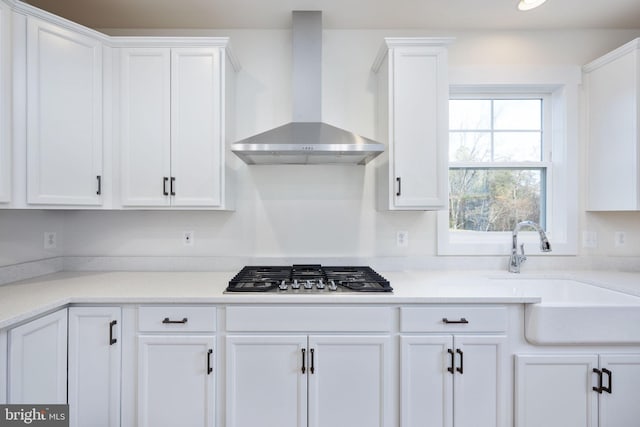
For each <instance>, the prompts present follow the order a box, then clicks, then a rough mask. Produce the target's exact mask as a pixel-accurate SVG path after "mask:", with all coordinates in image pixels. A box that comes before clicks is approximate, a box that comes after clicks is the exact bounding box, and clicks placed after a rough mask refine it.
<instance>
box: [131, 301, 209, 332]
mask: <svg viewBox="0 0 640 427" xmlns="http://www.w3.org/2000/svg"><path fill="white" fill-rule="evenodd" d="M138 330H139V331H140V332H167V331H174V332H213V331H215V330H216V308H215V307H203V306H188V305H163V306H142V307H138Z"/></svg>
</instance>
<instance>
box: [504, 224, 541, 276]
mask: <svg viewBox="0 0 640 427" xmlns="http://www.w3.org/2000/svg"><path fill="white" fill-rule="evenodd" d="M524 227H530V228H533V229H534V230H536V231H537V232H538V234H539V235H540V250H541V251H542V252H551V243H549V239H547V235H546V234H545V232H544V230H543V229H542V227H540V226H539V225H538V224H536V223H535V222H533V221H522V222H519V223H518V224H516V226H515V228H514V229H513V235H512V238H513V241H512V245H511V257H510V258H509V271H510V272H511V273H520V266H521V265H522V263H523V262H525V261H526V260H527V257H526V256H525V254H524V243H523V244H521V245H520V253H518V231H520V229H522V228H524Z"/></svg>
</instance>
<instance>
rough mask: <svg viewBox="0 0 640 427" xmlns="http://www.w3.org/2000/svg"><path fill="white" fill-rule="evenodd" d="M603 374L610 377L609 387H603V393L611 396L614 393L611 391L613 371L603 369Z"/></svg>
mask: <svg viewBox="0 0 640 427" xmlns="http://www.w3.org/2000/svg"><path fill="white" fill-rule="evenodd" d="M602 373H603V374H607V377H609V386H607V387H604V386H603V387H601V388H602V391H606V392H607V393H609V394H611V392H612V391H611V387H612V385H611V380H612V377H613V374H611V371H610V370H608V369H607V368H602Z"/></svg>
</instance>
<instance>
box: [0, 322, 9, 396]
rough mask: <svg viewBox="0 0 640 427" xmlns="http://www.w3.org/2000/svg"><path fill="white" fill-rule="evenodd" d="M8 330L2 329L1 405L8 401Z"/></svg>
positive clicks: (0, 353) (0, 350)
mask: <svg viewBox="0 0 640 427" xmlns="http://www.w3.org/2000/svg"><path fill="white" fill-rule="evenodd" d="M7 354H8V353H7V331H6V330H1V331H0V405H4V404H5V403H7V383H8V381H7Z"/></svg>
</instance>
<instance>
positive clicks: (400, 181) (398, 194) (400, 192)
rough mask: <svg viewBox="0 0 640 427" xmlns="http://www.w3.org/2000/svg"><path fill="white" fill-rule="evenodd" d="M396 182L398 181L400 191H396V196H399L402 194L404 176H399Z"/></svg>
mask: <svg viewBox="0 0 640 427" xmlns="http://www.w3.org/2000/svg"><path fill="white" fill-rule="evenodd" d="M396 182H397V183H398V192H397V193H396V196H398V197H399V196H400V195H401V194H402V178H400V177H397V178H396Z"/></svg>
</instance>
